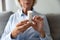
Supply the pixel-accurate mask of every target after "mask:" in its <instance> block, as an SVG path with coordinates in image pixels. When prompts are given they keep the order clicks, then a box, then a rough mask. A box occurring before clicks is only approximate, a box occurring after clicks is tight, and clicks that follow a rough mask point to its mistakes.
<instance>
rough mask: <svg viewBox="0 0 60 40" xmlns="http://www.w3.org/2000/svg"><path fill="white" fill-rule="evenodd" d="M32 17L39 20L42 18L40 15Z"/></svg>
mask: <svg viewBox="0 0 60 40" xmlns="http://www.w3.org/2000/svg"><path fill="white" fill-rule="evenodd" d="M33 19H37V20H40V21H41V20H43V18H42V17H40V16H34V17H33Z"/></svg>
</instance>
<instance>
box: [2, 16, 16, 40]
mask: <svg viewBox="0 0 60 40" xmlns="http://www.w3.org/2000/svg"><path fill="white" fill-rule="evenodd" d="M12 20H13V16H12V15H11V16H10V18H9V20H8V22H7V25H6V27H5V30H4V33H3V35H2V37H1V40H15V39H12V38H11V36H10V34H11V33H10V32H11V30H10V28H11V25H12Z"/></svg>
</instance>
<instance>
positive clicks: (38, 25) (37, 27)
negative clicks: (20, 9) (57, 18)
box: [32, 16, 45, 37]
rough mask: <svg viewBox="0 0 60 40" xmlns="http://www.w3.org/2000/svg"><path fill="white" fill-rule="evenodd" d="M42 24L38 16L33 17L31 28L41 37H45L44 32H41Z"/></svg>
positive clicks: (41, 19)
mask: <svg viewBox="0 0 60 40" xmlns="http://www.w3.org/2000/svg"><path fill="white" fill-rule="evenodd" d="M43 24H44V23H43V18H41V17H40V16H34V17H33V23H32V27H33V28H34V29H35V30H36V31H38V32H39V33H40V36H41V37H45V32H44V30H43Z"/></svg>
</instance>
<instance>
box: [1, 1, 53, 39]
mask: <svg viewBox="0 0 60 40" xmlns="http://www.w3.org/2000/svg"><path fill="white" fill-rule="evenodd" d="M18 2H19V4H20V5H21V7H22V10H18V11H17V12H15V13H14V14H12V15H11V16H10V18H9V21H8V23H7V25H6V28H5V30H4V33H3V35H2V38H1V40H52V38H51V35H50V30H49V26H48V23H47V20H46V17H45V16H44V15H42V14H39V13H37V12H36V11H34V10H33V6H34V5H35V3H36V0H18ZM28 10H31V11H33V14H32V15H33V17H32V21H33V23H31V22H29V20H28V16H27V14H28V13H27V11H28Z"/></svg>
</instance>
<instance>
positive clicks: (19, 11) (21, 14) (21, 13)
mask: <svg viewBox="0 0 60 40" xmlns="http://www.w3.org/2000/svg"><path fill="white" fill-rule="evenodd" d="M32 11H33V10H32ZM17 12H18V13H19V15H20V16H27V15H25V14H24V13H23V12H22V10H20V9H18V11H17Z"/></svg>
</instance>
